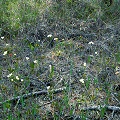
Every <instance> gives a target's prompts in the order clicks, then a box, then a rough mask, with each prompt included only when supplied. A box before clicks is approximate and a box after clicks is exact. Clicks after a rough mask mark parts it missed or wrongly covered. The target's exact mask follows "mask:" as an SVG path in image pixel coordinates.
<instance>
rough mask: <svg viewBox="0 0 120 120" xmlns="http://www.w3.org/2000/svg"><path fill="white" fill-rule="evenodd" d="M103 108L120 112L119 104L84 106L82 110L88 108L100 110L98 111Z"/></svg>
mask: <svg viewBox="0 0 120 120" xmlns="http://www.w3.org/2000/svg"><path fill="white" fill-rule="evenodd" d="M101 108H106V110H109V111H114V112H120V107H117V106H107V105H103V106H90V107H83V108H81V109H80V110H83V111H86V110H98V111H100V110H101Z"/></svg>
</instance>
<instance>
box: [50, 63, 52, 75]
mask: <svg viewBox="0 0 120 120" xmlns="http://www.w3.org/2000/svg"><path fill="white" fill-rule="evenodd" d="M49 69H50V73H51V72H52V65H49Z"/></svg>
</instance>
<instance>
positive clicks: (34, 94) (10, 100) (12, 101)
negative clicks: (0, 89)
mask: <svg viewBox="0 0 120 120" xmlns="http://www.w3.org/2000/svg"><path fill="white" fill-rule="evenodd" d="M65 89H66V87H63V88H59V89H55V90H54V89H53V90H50V91H48V90H42V91H37V92H31V93H27V94H23V95H21V96H17V97H13V98H11V99H9V100H5V101H4V102H0V106H2V105H3V104H4V103H7V102H9V103H13V104H16V102H17V101H18V100H21V99H27V98H29V97H36V96H39V95H47V94H49V92H52V93H53V94H57V93H60V92H62V91H63V90H65Z"/></svg>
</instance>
